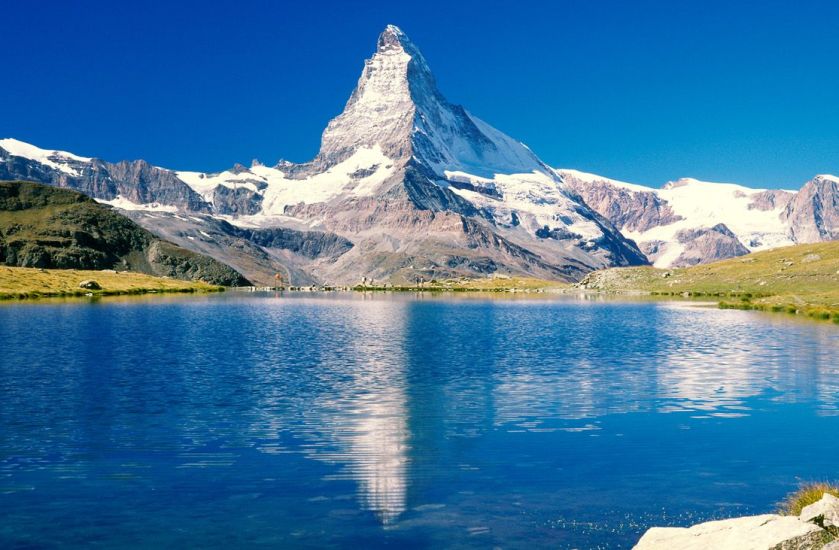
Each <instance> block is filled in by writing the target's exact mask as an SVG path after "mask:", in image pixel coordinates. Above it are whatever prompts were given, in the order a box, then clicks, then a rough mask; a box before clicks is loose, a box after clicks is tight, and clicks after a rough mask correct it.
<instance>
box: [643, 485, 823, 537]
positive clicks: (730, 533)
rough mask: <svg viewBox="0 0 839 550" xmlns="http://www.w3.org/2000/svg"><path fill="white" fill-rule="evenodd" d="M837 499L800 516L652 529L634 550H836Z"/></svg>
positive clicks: (811, 507) (743, 518) (774, 516)
mask: <svg viewBox="0 0 839 550" xmlns="http://www.w3.org/2000/svg"><path fill="white" fill-rule="evenodd" d="M837 526H839V498H836V497H835V496H833V495H830V494H825V495H824V496H823V497H822V499H821V500H819V501H818V502H816V503H814V504H811V505H809V506H806V507H805V508H804V509H803V510H802V511H801V514H800V515H799V516H782V515H778V514H763V515H759V516H747V517H741V518H731V519H724V520H719V521H708V522H705V523H700V524H697V525H694V526H692V527H653V528H651V529H649V530H648V531H647V532H646V533H644V536H643V537H641V540H639V541H638V544H637V545H635V550H706V549H711V548H713V549H714V550H839V529H837Z"/></svg>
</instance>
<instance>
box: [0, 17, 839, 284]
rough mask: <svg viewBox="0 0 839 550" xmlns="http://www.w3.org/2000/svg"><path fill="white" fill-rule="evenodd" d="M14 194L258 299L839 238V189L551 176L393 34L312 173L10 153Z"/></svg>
mask: <svg viewBox="0 0 839 550" xmlns="http://www.w3.org/2000/svg"><path fill="white" fill-rule="evenodd" d="M0 179H25V180H31V181H37V182H43V183H47V184H50V185H55V186H60V187H69V188H72V189H76V190H79V191H81V192H83V193H86V194H88V195H90V196H91V197H94V198H96V199H97V200H99V201H101V202H105V203H108V204H111V205H112V206H115V207H117V208H120V209H122V211H123V212H124V213H126V214H128V215H130V216H131V217H132V218H133V219H135V220H136V221H137V222H138V223H140V224H141V225H143V226H144V227H146V228H147V229H149V230H150V231H153V232H155V233H157V234H159V235H161V236H162V237H164V238H166V239H168V240H171V241H173V242H176V243H177V244H179V245H181V246H183V247H185V248H189V249H192V250H196V251H198V252H201V253H203V254H207V255H210V256H212V257H214V258H216V259H217V260H219V261H221V262H224V263H226V264H228V265H230V266H232V267H233V268H235V269H236V270H238V271H239V272H241V273H243V274H244V275H245V276H246V277H248V278H249V279H250V280H252V281H254V282H260V283H262V282H266V283H267V282H272V281H273V275H274V273H276V272H281V273H286V274H287V275H288V277H290V278H291V279H292V281H293V282H294V283H295V284H308V283H314V282H327V283H355V282H357V281H358V280H359V279H360V278H361V277H367V278H368V279H371V278H372V279H374V280H377V281H387V280H390V281H393V282H405V281H413V280H415V278H417V277H422V278H424V279H429V278H443V277H456V276H480V275H486V274H490V273H496V272H497V273H506V274H524V275H532V276H536V277H542V278H550V279H559V280H567V281H576V280H579V279H580V278H582V277H583V276H584V275H585V274H586V273H588V272H590V271H592V270H595V269H599V268H603V267H610V266H625V265H639V264H645V263H648V262H649V263H654V264H655V265H657V266H674V265H690V264H695V263H701V262H707V261H711V260H714V259H719V258H726V257H731V256H737V255H742V254H746V253H748V252H749V251H752V250H761V249H766V248H771V247H776V246H782V245H785V244H792V243H797V242H814V241H820V240H831V239H835V238H839V189H838V188H839V179H837V178H835V177H833V176H817V177H816V178H814V179H813V180H812V181H810V182H807V183H806V184H805V185H804V186H803V187H802V189H801V190H800V191H798V192H792V191H777V190H757V189H750V188H746V187H742V186H738V185H733V184H716V183H705V182H699V181H696V180H690V179H685V180H679V181H677V182H672V183H669V184H667V185H665V186H664V187H663V188H662V189H658V190H654V189H652V188H648V187H643V186H639V185H633V184H628V183H623V182H619V181H616V180H611V179H608V178H604V177H601V176H596V175H593V174H585V173H582V172H577V171H574V170H557V169H554V168H551V167H549V166H547V165H546V164H545V163H544V162H542V161H541V160H540V159H539V158H538V157H537V156H536V155H535V154H534V153H533V152H531V151H530V149H528V148H527V147H526V146H525V145H523V144H522V143H519V142H518V141H515V140H513V139H512V138H510V137H508V136H506V135H504V134H503V133H501V132H499V131H498V130H496V129H494V128H493V127H491V126H489V125H488V124H487V123H485V122H483V121H482V120H480V119H478V118H477V117H475V116H474V115H472V114H471V113H469V112H468V111H466V110H465V109H464V108H463V107H460V106H457V105H452V104H451V103H449V102H448V101H447V100H446V99H445V98H444V97H443V95H442V94H441V93H440V92H439V90H438V89H437V85H436V83H435V80H434V76H433V75H432V73H431V71H430V69H429V67H428V64H427V63H426V61H425V59H424V58H423V56H422V54H421V53H420V52H419V50H418V49H417V48H416V46H414V44H413V43H412V42H411V41H410V40H409V39H408V38H407V37H406V36H405V34H404V33H403V32H402V31H401V30H400V29H398V28H397V27H394V26H388V27H387V28H386V29H385V31H384V32H383V33H382V34H381V36H380V37H379V40H378V44H377V49H376V52H375V53H374V54H373V56H372V57H371V58H370V59H368V60H367V61H366V62H365V65H364V69H363V71H362V74H361V77H360V78H359V81H358V85H357V86H356V89H355V90H354V91H353V93H352V95H351V96H350V99H349V101H348V102H347V104H346V107H345V108H344V111H343V112H342V113H341V114H340V115H339V116H337V117H336V118H334V119H333V120H332V121H330V123H329V124H328V126H327V127H326V130H325V131H324V132H323V137H322V141H321V147H320V151H319V153H318V155H317V156H316V157H315V158H314V159H313V160H312V161H310V162H307V163H303V164H294V163H290V162H284V161H282V162H280V163H278V164H277V165H275V166H273V167H269V166H263V165H262V164H260V163H258V162H256V161H255V162H254V163H253V164H252V165H251V166H250V167H245V166H242V165H238V164H237V165H236V166H234V167H233V168H231V169H230V170H226V171H224V172H221V173H200V172H183V171H175V170H167V169H164V168H158V167H155V166H152V165H150V164H149V163H147V162H145V161H142V160H136V161H122V162H118V163H110V162H105V161H103V160H100V159H96V158H86V157H80V156H77V155H74V154H71V153H66V152H62V151H47V150H43V149H40V148H37V147H35V146H32V145H29V144H26V143H23V142H20V141H17V140H14V139H5V140H0Z"/></svg>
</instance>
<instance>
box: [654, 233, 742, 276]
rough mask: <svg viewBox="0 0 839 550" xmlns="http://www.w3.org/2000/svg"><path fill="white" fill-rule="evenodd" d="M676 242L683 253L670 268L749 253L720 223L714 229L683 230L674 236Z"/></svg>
mask: <svg viewBox="0 0 839 550" xmlns="http://www.w3.org/2000/svg"><path fill="white" fill-rule="evenodd" d="M676 241H677V242H678V243H679V244H680V245H682V247H683V252H682V253H681V254H679V256H678V257H677V258H676V260H674V261H673V262H672V263H671V264H670V265H671V266H672V267H687V266H691V265H696V264H699V263H707V262H713V261H716V260H724V259H726V258H735V257H737V256H743V255H745V254H748V253H749V249H748V248H746V247H745V246H743V243H741V242H740V241H739V240H738V239H737V236H736V235H735V234H734V233H732V232H731V230H730V229H728V227H726V226H725V224H722V223H719V224H717V225H715V226H714V227H702V228H699V229H684V230H682V231H679V232H678V233H677V234H676ZM650 252H651V251H650ZM648 257H650V258H654V257H655V256H654V255H649V256H648Z"/></svg>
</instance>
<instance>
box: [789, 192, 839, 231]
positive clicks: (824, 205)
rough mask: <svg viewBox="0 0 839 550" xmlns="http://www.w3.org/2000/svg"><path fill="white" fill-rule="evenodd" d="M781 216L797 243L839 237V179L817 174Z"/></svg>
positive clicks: (790, 202)
mask: <svg viewBox="0 0 839 550" xmlns="http://www.w3.org/2000/svg"><path fill="white" fill-rule="evenodd" d="M782 217H783V219H784V220H785V221H787V223H788V224H789V227H790V235H791V236H792V238H793V239H794V240H795V241H796V242H801V243H812V242H819V241H832V240H836V239H839V178H836V177H834V176H816V177H815V178H813V179H812V180H810V181H809V182H807V183H806V184H805V185H804V187H802V188H801V191H799V192H798V193H797V194H796V195H795V198H793V199H792V200H791V201H789V203H788V204H787V206H786V208H785V209H784V212H783V214H782Z"/></svg>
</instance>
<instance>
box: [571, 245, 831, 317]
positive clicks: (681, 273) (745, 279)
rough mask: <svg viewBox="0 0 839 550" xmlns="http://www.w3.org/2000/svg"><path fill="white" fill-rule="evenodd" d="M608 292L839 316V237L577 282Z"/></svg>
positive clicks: (616, 271)
mask: <svg viewBox="0 0 839 550" xmlns="http://www.w3.org/2000/svg"><path fill="white" fill-rule="evenodd" d="M578 286H579V287H581V288H585V289H594V290H601V291H607V292H628V291H641V292H650V293H653V294H663V295H680V294H688V295H691V296H714V297H719V298H721V299H722V300H721V305H722V306H723V307H737V308H744V309H760V310H771V311H788V312H790V313H798V314H804V315H808V316H811V317H818V318H832V319H834V320H836V321H839V242H837V241H833V242H825V243H814V244H802V245H795V246H788V247H783V248H777V249H773V250H768V251H765V252H756V253H753V254H749V255H748V256H743V257H739V258H732V259H728V260H722V261H719V262H715V263H710V264H702V265H697V266H693V267H687V268H676V269H657V268H653V267H629V268H614V269H606V270H603V271H598V272H595V273H591V274H589V275H588V276H586V277H585V278H584V279H583V280H582V281H581V282H580V283H579V285H578Z"/></svg>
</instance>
